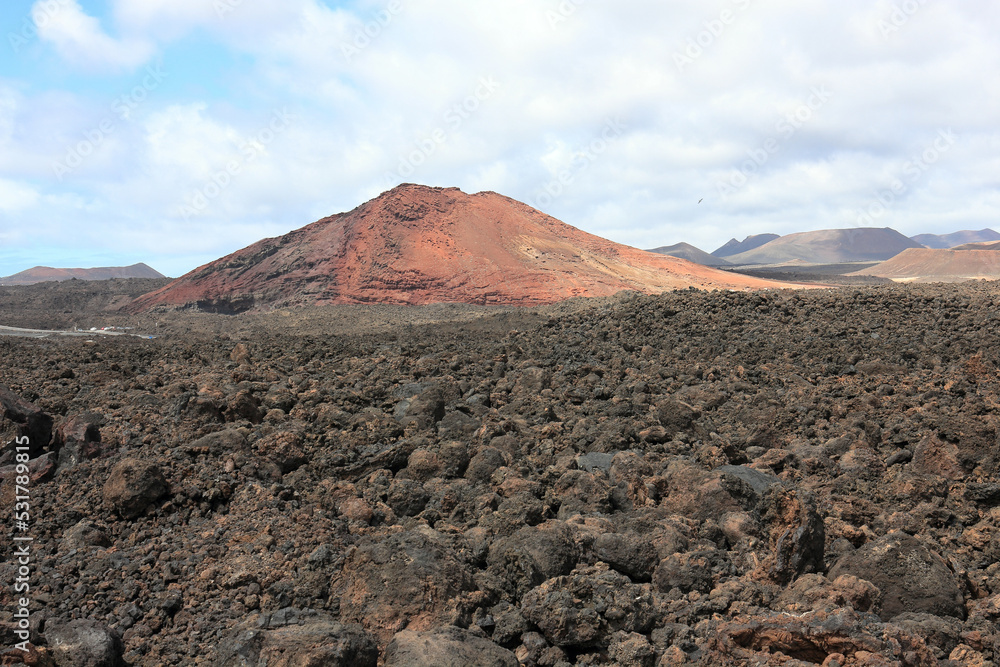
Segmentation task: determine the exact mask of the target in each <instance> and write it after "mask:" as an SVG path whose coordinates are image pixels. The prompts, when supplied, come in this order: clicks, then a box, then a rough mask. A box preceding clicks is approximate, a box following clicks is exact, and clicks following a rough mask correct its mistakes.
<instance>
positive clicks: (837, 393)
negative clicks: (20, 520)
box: [0, 283, 1000, 667]
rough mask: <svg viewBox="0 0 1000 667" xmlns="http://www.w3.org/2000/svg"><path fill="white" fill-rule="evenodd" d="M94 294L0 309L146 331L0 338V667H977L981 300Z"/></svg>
mask: <svg viewBox="0 0 1000 667" xmlns="http://www.w3.org/2000/svg"><path fill="white" fill-rule="evenodd" d="M35 288H36V289H42V288H41V287H38V286H35ZM5 289H6V290H14V288H5ZM14 293H15V292H14V291H10V292H5V293H4V294H5V295H9V294H14ZM60 298H61V297H60ZM102 299H103V300H101V304H105V305H106V304H107V303H112V302H114V303H117V301H115V299H113V298H111V297H109V296H107V295H105V296H104V297H102ZM18 303H19V302H18ZM87 303H90V302H86V303H84V302H80V303H77V304H70V303H66V304H64V305H63V307H62V310H61V311H60V314H59V317H56V316H55V315H51V316H49V317H48V319H46V320H45V321H44V322H40V323H33V322H31V321H28V320H30V318H28V317H26V316H24V315H23V314H21V315H17V314H16V313H15V312H14V310H16V308H17V307H16V306H11V305H10V304H11V301H10V300H9V299H6V298H5V299H0V324H15V323H16V324H17V325H18V326H44V325H45V324H46V323H53V322H56V321H57V320H58V321H59V322H62V321H63V320H66V321H70V320H72V321H73V322H74V323H76V322H79V323H81V326H82V324H84V323H89V322H93V323H94V325H100V324H111V325H122V326H124V325H131V326H135V327H136V330H137V331H138V332H140V333H147V334H155V335H156V337H155V338H153V339H143V338H139V337H128V336H117V337H102V336H96V335H95V336H94V337H93V338H92V339H91V338H87V337H86V336H84V337H72V338H68V337H67V338H60V337H50V338H42V339H24V338H12V337H5V338H0V385H2V387H0V408H2V414H3V416H2V419H0V430H2V432H3V435H4V440H3V442H4V443H8V444H6V446H5V447H4V449H3V454H2V456H0V480H2V482H0V507H2V508H3V515H4V516H5V517H13V509H12V508H13V507H14V504H15V502H16V500H17V499H16V496H17V495H18V492H17V491H16V489H17V486H18V485H19V484H20V482H17V479H18V477H19V476H20V477H22V478H23V475H21V474H20V473H19V471H18V467H17V466H18V459H17V451H16V447H15V444H16V443H18V442H24V440H23V439H24V438H27V439H28V441H29V442H30V445H27V447H28V448H29V449H30V452H29V457H28V458H29V459H30V460H29V461H28V462H27V464H26V465H27V468H28V469H29V473H28V475H29V477H30V479H29V480H28V481H29V484H28V485H27V486H28V487H29V488H30V506H31V519H30V523H29V525H28V526H27V528H26V529H19V528H18V527H17V525H16V524H15V522H14V519H13V518H7V519H6V522H5V524H4V526H3V531H4V532H3V534H4V536H5V539H4V540H2V541H0V575H2V576H0V579H2V580H3V582H4V584H3V588H2V589H0V606H2V607H3V609H5V610H15V609H16V608H17V602H18V599H19V597H20V594H19V593H15V589H14V585H13V582H14V581H15V580H16V578H17V577H18V572H19V565H18V556H17V550H18V549H19V548H20V547H19V545H20V544H22V543H21V542H15V541H14V540H13V539H11V538H13V537H16V536H18V535H22V536H23V535H30V536H31V537H32V539H33V541H32V542H31V557H30V558H31V566H30V567H31V570H30V576H29V580H30V592H29V593H27V595H28V597H29V598H30V607H29V608H30V633H29V634H30V646H29V648H30V651H29V652H28V653H24V652H23V651H20V650H19V649H17V648H7V649H5V650H4V651H2V652H0V664H2V665H15V664H21V663H23V664H27V665H94V666H96V665H121V664H127V665H150V666H152V665H220V666H227V667H229V666H237V665H255V666H257V665H268V666H289V667H290V666H305V665H314V666H318V665H344V666H347V665H351V666H364V665H435V666H452V665H454V666H460V665H489V666H493V665H496V666H505V665H510V666H515V665H518V664H521V665H542V666H557V665H559V666H565V665H639V666H643V667H654V666H657V667H660V666H662V667H667V666H674V665H678V666H679V665H737V666H747V667H749V666H751V665H754V666H759V665H785V666H788V667H801V666H807V665H824V666H825V667H834V666H839V667H849V666H850V667H854V666H857V667H861V666H876V665H878V666H883V665H904V666H907V667H918V666H919V667H924V666H932V665H944V666H954V667H959V666H962V667H974V666H976V667H987V666H989V665H996V664H997V663H998V662H1000V633H998V628H1000V625H998V624H1000V564H998V562H997V561H998V558H1000V539H998V532H1000V477H998V473H1000V445H998V434H1000V403H998V394H997V391H998V388H1000V375H998V369H1000V346H998V330H997V325H998V320H997V318H998V315H997V313H998V312H1000V291H998V289H997V287H996V286H995V285H991V284H988V283H965V284H957V285H907V286H900V285H885V286H881V285H880V286H864V287H842V288H837V289H830V290H815V291H782V290H767V291H757V292H731V291H711V292H709V291H698V290H683V291H675V292H668V293H664V294H661V295H657V296H643V295H638V294H634V293H622V294H619V295H617V296H615V297H610V298H604V299H596V300H589V301H588V300H573V301H571V302H565V303H562V304H557V305H555V306H547V307H540V308H533V309H523V310H518V309H487V308H474V307H463V306H448V307H444V306H429V307H420V308H411V309H405V308H388V307H385V308H380V307H374V306H372V307H339V306H336V307H327V308H308V309H305V308H304V309H289V310H282V311H274V312H270V313H254V312H250V313H244V314H241V315H236V316H223V315H204V314H191V313H186V312H162V313H152V314H146V315H142V316H134V317H133V316H129V317H126V316H124V315H115V314H114V313H113V311H110V310H107V309H103V308H104V305H102V306H101V308H102V310H100V311H99V312H89V311H87V308H88V305H87ZM91 307H93V303H91ZM12 308H13V309H14V310H12ZM74 309H76V310H74ZM88 318H89V319H88ZM130 318H131V319H130ZM12 319H16V320H17V321H16V322H12V321H11V320H12ZM98 320H100V321H98ZM22 465H24V464H22ZM22 471H23V469H22ZM22 481H24V480H23V479H22ZM11 615H12V614H11V613H5V615H4V617H3V618H2V619H0V637H2V640H3V642H2V645H3V646H6V647H13V646H15V644H17V643H18V642H20V641H21V639H20V638H19V635H18V634H17V631H18V625H17V621H16V619H15V620H12V619H11Z"/></svg>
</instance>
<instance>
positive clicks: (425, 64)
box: [0, 0, 1000, 276]
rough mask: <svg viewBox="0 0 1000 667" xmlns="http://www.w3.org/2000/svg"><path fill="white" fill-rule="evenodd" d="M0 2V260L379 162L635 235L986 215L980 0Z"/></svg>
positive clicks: (73, 259)
mask: <svg viewBox="0 0 1000 667" xmlns="http://www.w3.org/2000/svg"><path fill="white" fill-rule="evenodd" d="M0 23H2V26H3V35H2V37H3V39H2V43H0V275H7V274H10V273H15V272H17V271H20V270H23V269H26V268H29V267H31V266H35V265H39V264H42V265H49V266H67V267H69V266H72V267H90V266H108V265H123V264H131V263H134V262H140V261H142V262H146V263H148V264H150V265H151V266H153V267H154V268H156V269H158V270H160V271H162V272H163V273H166V274H168V275H174V276H176V275H180V274H183V273H185V272H187V271H189V270H191V269H193V268H195V267H196V266H198V265H200V264H202V263H205V262H207V261H210V260H212V259H215V258H217V257H220V256H222V255H224V254H227V253H229V252H232V251H233V250H236V249H238V248H241V247H244V246H246V245H248V244H250V243H252V242H254V241H256V240H258V239H260V238H263V237H266V236H276V235H279V234H283V233H285V232H287V231H290V230H292V229H295V228H298V227H301V226H303V225H305V224H308V223H309V222H312V221H313V220H316V219H318V218H320V217H323V216H326V215H330V214H332V213H338V212H341V211H347V210H350V209H352V208H354V207H355V206H357V205H358V204H360V203H362V202H364V201H366V200H367V199H370V198H372V197H374V196H376V195H378V194H379V193H380V192H382V191H384V190H386V189H388V188H390V187H392V186H393V185H396V184H398V183H400V182H418V183H425V184H428V185H440V186H457V187H460V188H462V189H463V190H464V191H466V192H478V191H482V190H493V191H497V192H500V193H502V194H505V195H508V196H510V197H513V198H515V199H519V200H521V201H525V202H527V203H529V204H531V205H533V206H536V207H538V208H539V209H541V210H543V211H544V212H546V213H549V214H552V215H554V216H556V217H558V218H560V219H561V220H564V221H565V222H568V223H570V224H572V225H575V226H577V227H580V228H582V229H585V230H587V231H589V232H592V233H595V234H599V235H601V236H604V237H606V238H610V239H612V240H615V241H619V242H621V243H627V244H629V245H635V246H638V247H646V248H648V247H654V246H660V245H667V244H672V243H676V242H679V241H687V242H690V243H693V244H695V245H698V246H699V247H702V248H703V249H705V250H709V251H711V250H714V249H715V248H716V247H718V246H719V245H722V244H723V243H724V242H725V241H727V240H728V239H729V238H730V237H738V238H741V239H742V238H743V237H745V236H747V235H749V234H756V233H763V232H773V233H779V234H784V233H791V232H795V231H804V230H809V229H823V228H838V227H858V226H877V227H886V226H889V227H893V228H895V229H898V230H899V231H901V232H903V233H905V234H907V235H914V234H918V233H925V232H934V233H946V232H951V231H955V230H959V229H981V228H983V227H990V226H992V227H995V228H998V227H1000V218H998V211H1000V187H998V186H1000V128H998V126H997V125H998V120H997V119H1000V81H998V79H1000V40H997V39H996V38H995V35H996V34H997V33H998V32H1000V6H998V5H997V4H996V3H990V2H986V1H985V0H976V1H969V2H963V3H953V4H945V3H943V2H939V1H936V0H905V1H895V0H894V1H888V2H883V1H879V0H876V1H875V2H872V1H870V0H868V1H864V2H862V1H861V0H846V1H845V2H841V3H836V4H834V3H809V4H806V5H803V4H802V3H797V2H791V1H786V0H719V1H711V2H705V1H704V0H701V1H698V2H695V1H694V0H691V1H676V2H670V1H668V2H664V1H663V0H657V1H655V2H654V1H652V0H643V1H639V0H620V1H619V2H615V3H607V2H604V3H601V2H597V1H596V0H498V1H496V2H490V3H485V2H484V3H473V2H469V1H468V0H464V1H459V0H387V1H386V0H380V1H371V2H368V1H362V2H322V1H321V0H281V1H278V0H109V1H107V2H98V1H83V0H39V1H38V2H6V3H4V4H3V5H2V6H0ZM699 199H701V200H703V201H702V202H701V203H700V204H699V203H698V201H699Z"/></svg>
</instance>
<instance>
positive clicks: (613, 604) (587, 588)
mask: <svg viewBox="0 0 1000 667" xmlns="http://www.w3.org/2000/svg"><path fill="white" fill-rule="evenodd" d="M521 611H522V613H523V614H524V616H525V618H527V619H528V620H529V621H531V622H532V623H534V624H535V625H536V626H538V628H539V630H541V632H542V634H543V635H544V636H545V638H546V639H547V640H548V641H549V642H551V643H552V644H554V645H556V646H561V647H579V648H584V647H607V646H608V645H609V644H610V643H611V640H612V636H613V635H614V634H615V633H616V632H626V633H632V632H636V633H639V634H646V633H648V632H649V631H650V630H651V629H652V628H653V625H654V623H655V621H656V613H655V606H654V602H653V591H652V587H651V586H650V585H649V584H633V583H632V582H631V581H629V579H628V577H626V576H625V575H623V574H621V573H619V572H615V571H614V570H611V569H610V568H608V566H607V565H604V564H598V565H595V566H591V567H586V568H580V569H577V570H574V571H573V572H572V573H570V574H568V575H565V576H561V577H555V578H554V579H549V580H548V581H546V582H544V583H542V585H540V586H538V587H537V588H535V589H533V590H531V591H530V592H528V594H527V595H525V596H524V598H523V599H522V601H521Z"/></svg>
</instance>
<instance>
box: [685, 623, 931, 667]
mask: <svg viewBox="0 0 1000 667" xmlns="http://www.w3.org/2000/svg"><path fill="white" fill-rule="evenodd" d="M872 618H873V617H872V616H867V615H859V614H857V613H856V612H853V611H845V610H839V611H836V612H832V613H828V612H823V611H817V612H811V613H808V614H803V615H801V616H790V615H785V614H782V615H777V616H772V617H770V618H745V619H744V618H741V619H734V620H733V621H730V622H726V623H722V624H720V626H719V628H718V630H717V632H716V633H715V634H714V636H713V637H712V639H711V642H710V650H709V652H708V654H707V659H708V662H707V663H705V664H712V665H735V664H755V665H780V664H785V663H786V662H789V660H790V659H791V660H799V661H801V662H798V663H794V662H793V663H791V664H813V665H820V664H822V665H831V664H839V665H841V667H881V666H888V665H899V666H902V667H937V665H938V661H937V660H936V659H935V658H934V656H933V654H932V653H931V651H930V650H929V649H928V648H927V646H926V644H924V641H923V640H922V639H921V638H920V637H917V636H914V635H911V634H909V633H907V632H905V631H903V630H902V629H900V628H898V627H896V626H893V625H888V624H885V625H884V624H882V623H877V622H875V621H873V620H872ZM833 656H839V657H833ZM828 659H830V660H831V661H830V662H827V660H828Z"/></svg>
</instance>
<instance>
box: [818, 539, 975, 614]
mask: <svg viewBox="0 0 1000 667" xmlns="http://www.w3.org/2000/svg"><path fill="white" fill-rule="evenodd" d="M841 574H852V575H854V576H855V577H858V578H859V579H867V580H868V581H870V582H872V583H873V584H875V585H876V586H878V588H879V590H881V591H882V610H881V612H880V614H879V615H880V616H881V617H882V619H883V620H890V619H892V618H895V617H896V616H898V615H899V614H902V613H906V612H913V613H921V612H922V613H928V614H934V615H936V616H955V617H957V618H965V599H964V596H963V595H962V587H961V584H960V583H959V580H958V577H957V576H956V575H955V573H954V572H952V570H951V568H949V567H948V564H947V563H946V562H945V561H944V559H943V558H941V556H939V555H938V554H936V553H934V552H933V551H931V550H930V549H928V548H927V547H926V546H924V544H923V542H921V541H920V540H918V539H916V538H914V537H911V536H910V535H907V534H906V533H890V534H889V535H884V536H882V537H880V538H879V539H877V540H875V541H874V542H869V543H868V544H866V545H865V546H863V547H861V548H860V549H858V550H857V551H855V552H853V553H850V554H847V555H845V556H843V557H841V558H840V560H838V561H837V563H836V564H835V565H834V566H833V567H832V568H831V569H830V573H829V574H828V575H827V576H828V577H829V578H831V579H835V578H836V577H838V576H839V575H841Z"/></svg>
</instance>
